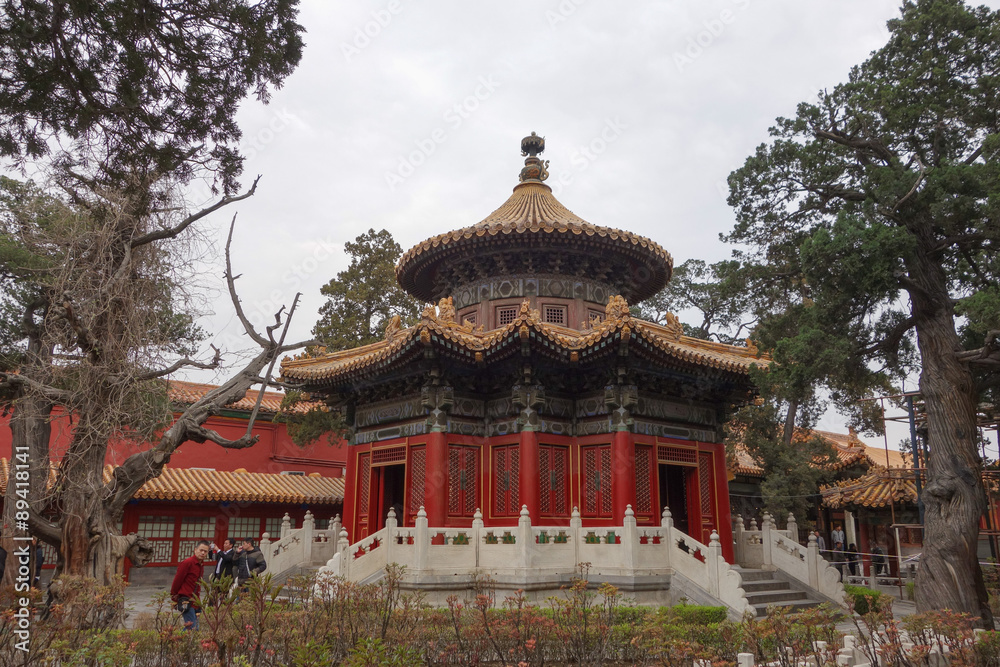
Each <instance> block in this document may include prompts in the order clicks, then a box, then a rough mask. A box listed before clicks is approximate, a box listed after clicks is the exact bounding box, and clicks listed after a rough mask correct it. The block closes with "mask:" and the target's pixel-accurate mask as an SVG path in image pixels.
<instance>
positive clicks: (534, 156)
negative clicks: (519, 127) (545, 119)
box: [518, 132, 549, 183]
mask: <svg viewBox="0 0 1000 667" xmlns="http://www.w3.org/2000/svg"><path fill="white" fill-rule="evenodd" d="M544 151H545V137H540V136H538V135H537V134H535V133H534V132H532V133H531V135H530V136H527V137H525V138H524V139H521V155H526V156H528V158H527V159H526V160H525V161H524V167H522V168H521V174H520V175H519V176H518V180H519V181H521V182H522V183H524V182H527V181H534V182H537V183H541V182H542V181H544V180H546V179H547V178H548V177H549V171H548V169H547V167H548V166H549V161H548V160H544V161H543V160H540V159H539V158H538V154H539V153H542V152H544Z"/></svg>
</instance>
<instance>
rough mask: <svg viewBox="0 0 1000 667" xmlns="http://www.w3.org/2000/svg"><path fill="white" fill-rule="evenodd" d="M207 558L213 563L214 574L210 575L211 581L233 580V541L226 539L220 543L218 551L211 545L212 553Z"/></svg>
mask: <svg viewBox="0 0 1000 667" xmlns="http://www.w3.org/2000/svg"><path fill="white" fill-rule="evenodd" d="M209 556H210V557H211V559H212V560H214V561H215V572H213V573H212V581H215V580H217V579H222V578H223V577H229V578H230V579H232V578H233V566H234V564H235V559H236V549H235V548H233V541H232V540H230V539H229V538H228V537H227V538H226V539H224V540H223V541H222V548H221V549H220V548H219V547H218V546H216V545H215V543H214V542H213V543H212V551H211V552H209Z"/></svg>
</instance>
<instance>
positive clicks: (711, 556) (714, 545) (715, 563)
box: [705, 529, 725, 599]
mask: <svg viewBox="0 0 1000 667" xmlns="http://www.w3.org/2000/svg"><path fill="white" fill-rule="evenodd" d="M724 561H725V559H724V558H723V557H722V542H720V541H719V533H718V531H716V530H714V529H713V530H712V535H711V536H710V537H709V538H708V553H707V554H705V565H707V566H708V592H709V593H711V594H712V596H713V597H715V599H719V598H720V597H721V595H722V592H721V591H722V585H721V582H720V581H719V563H720V562H724Z"/></svg>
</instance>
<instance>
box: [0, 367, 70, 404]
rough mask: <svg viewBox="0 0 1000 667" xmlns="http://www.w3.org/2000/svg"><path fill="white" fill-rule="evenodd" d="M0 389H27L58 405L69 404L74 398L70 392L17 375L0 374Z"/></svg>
mask: <svg viewBox="0 0 1000 667" xmlns="http://www.w3.org/2000/svg"><path fill="white" fill-rule="evenodd" d="M0 387H10V388H12V389H16V388H18V387H27V388H29V389H31V390H32V391H34V392H36V393H37V394H39V395H40V396H44V397H45V399H46V400H49V401H51V402H53V403H58V404H60V405H68V404H70V403H71V400H72V398H73V396H74V394H73V392H71V391H65V390H63V389H56V388H55V387H50V386H48V385H46V384H42V383H40V382H36V381H35V380H32V379H31V378H28V377H25V376H23V375H20V374H18V373H3V372H0Z"/></svg>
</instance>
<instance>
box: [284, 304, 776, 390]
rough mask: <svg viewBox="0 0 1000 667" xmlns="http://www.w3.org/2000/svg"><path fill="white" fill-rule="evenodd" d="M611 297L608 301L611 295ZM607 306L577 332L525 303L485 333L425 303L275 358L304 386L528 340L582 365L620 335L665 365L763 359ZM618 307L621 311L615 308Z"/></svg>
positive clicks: (613, 345) (503, 349)
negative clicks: (354, 341)
mask: <svg viewBox="0 0 1000 667" xmlns="http://www.w3.org/2000/svg"><path fill="white" fill-rule="evenodd" d="M613 301H614V300H613ZM616 305H617V307H616V306H615V305H612V306H609V308H608V312H607V317H606V318H605V319H604V320H602V321H600V322H596V321H595V322H594V323H593V324H592V325H591V328H589V329H584V330H575V329H569V328H567V327H563V326H558V325H555V324H548V323H546V322H544V321H543V320H542V318H541V317H540V315H539V313H538V311H535V310H531V309H530V308H529V306H528V302H527V301H525V302H524V303H522V305H521V310H520V312H519V313H518V315H517V317H516V318H515V319H514V320H513V321H512V322H510V323H509V324H507V325H506V326H503V327H500V328H497V329H494V330H492V331H482V330H476V329H474V328H473V326H472V325H471V324H465V325H460V324H458V323H457V322H455V321H454V318H453V317H450V316H449V315H447V314H445V315H443V316H442V314H441V313H438V312H435V311H434V309H433V308H429V309H426V310H425V311H424V315H423V317H422V318H421V320H420V322H419V323H417V324H416V325H414V326H412V327H409V328H407V329H400V330H398V331H395V332H390V333H389V334H387V336H386V339H385V340H382V341H379V342H377V343H372V344H370V345H364V346H362V347H357V348H354V349H350V350H341V351H338V352H331V353H328V354H320V355H316V356H306V355H302V356H300V357H297V358H294V359H292V358H285V359H284V360H282V363H281V376H282V380H283V381H284V382H288V383H292V384H300V385H303V387H304V388H305V389H306V390H308V389H309V388H311V387H321V386H335V385H339V384H350V383H351V382H353V381H356V380H357V379H360V378H363V377H371V376H375V375H378V374H380V373H381V372H382V371H383V370H384V369H387V368H389V367H391V366H394V365H396V364H399V363H404V362H405V360H406V359H408V358H411V357H413V356H415V355H417V354H419V353H420V352H422V351H423V350H424V348H426V347H428V346H432V347H435V348H437V349H438V351H439V353H441V354H443V355H446V356H449V357H452V358H455V359H458V360H460V361H465V362H466V363H468V364H470V365H476V364H490V363H492V362H494V361H496V360H499V359H503V358H506V357H507V356H509V355H514V354H518V353H519V352H520V350H521V344H522V343H527V344H529V345H530V346H532V347H533V348H534V349H535V350H536V351H537V352H538V353H540V354H542V355H545V356H548V357H551V358H553V359H555V360H559V361H562V362H565V363H567V364H577V363H585V362H587V361H588V360H590V359H593V358H597V357H598V356H601V355H603V354H605V353H608V354H613V353H615V352H616V351H617V350H618V349H619V347H618V345H619V344H620V343H621V342H623V341H625V342H627V343H628V345H629V347H630V349H631V350H633V351H635V352H636V353H638V354H642V355H643V356H646V357H650V358H654V359H656V360H657V361H658V362H659V363H661V364H665V365H675V366H678V367H688V368H691V367H697V368H701V369H714V370H715V371H717V372H720V373H723V374H729V375H732V376H738V377H743V378H746V377H747V376H748V374H749V372H750V368H751V367H752V366H754V365H757V364H760V365H766V364H767V363H768V359H767V358H766V357H763V358H762V357H761V355H760V354H759V353H758V352H757V350H756V348H753V347H739V346H733V345H725V344H722V343H714V342H711V341H706V340H701V339H698V338H691V337H688V336H684V335H682V334H681V330H680V326H679V325H672V326H664V325H659V324H654V323H652V322H647V321H645V320H641V319H638V318H635V317H632V316H631V315H630V314H629V313H628V309H627V305H624V302H623V301H621V299H620V298H619V299H618V300H617V303H616ZM622 311H624V312H622Z"/></svg>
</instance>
